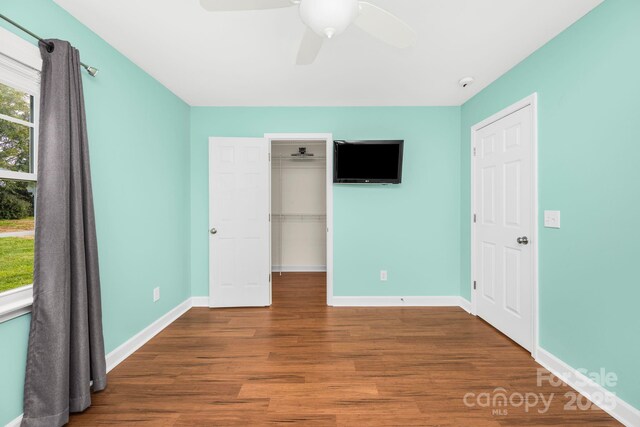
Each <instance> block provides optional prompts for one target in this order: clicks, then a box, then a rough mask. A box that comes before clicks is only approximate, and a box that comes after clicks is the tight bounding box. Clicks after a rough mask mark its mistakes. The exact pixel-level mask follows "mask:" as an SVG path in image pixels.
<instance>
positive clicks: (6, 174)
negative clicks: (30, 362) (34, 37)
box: [0, 28, 42, 323]
mask: <svg viewBox="0 0 640 427" xmlns="http://www.w3.org/2000/svg"><path fill="white" fill-rule="evenodd" d="M41 70H42V59H41V58H40V51H39V49H38V47H37V46H35V45H33V44H31V43H29V42H27V41H26V40H23V39H22V38H20V37H18V36H17V35H15V34H13V33H11V32H9V31H8V30H5V29H4V28H0V83H3V84H5V85H8V86H11V87H13V88H16V89H18V90H21V91H24V92H26V93H28V94H29V95H32V96H33V123H28V122H25V121H23V120H20V119H16V118H13V117H8V116H4V115H2V116H1V117H2V119H3V120H7V121H10V122H13V123H19V124H22V125H26V126H29V127H31V128H32V129H33V146H32V147H31V156H32V158H33V161H32V172H29V173H27V172H14V171H6V170H0V179H12V180H20V181H30V182H36V181H37V178H38V176H37V170H38V124H39V122H38V119H39V116H40V114H39V108H40V72H41ZM32 304H33V285H27V286H22V287H20V288H16V289H11V290H9V291H5V292H2V293H0V323H2V322H6V321H7V320H10V319H13V318H15V317H18V316H22V315H23V314H26V313H29V312H30V311H31V305H32Z"/></svg>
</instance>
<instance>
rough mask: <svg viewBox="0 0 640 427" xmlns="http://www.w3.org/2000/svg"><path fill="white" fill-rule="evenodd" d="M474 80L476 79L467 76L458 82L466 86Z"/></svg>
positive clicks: (463, 86) (461, 85)
mask: <svg viewBox="0 0 640 427" xmlns="http://www.w3.org/2000/svg"><path fill="white" fill-rule="evenodd" d="M474 81H475V80H474V79H473V77H465V78H463V79H460V81H459V82H458V84H459V85H460V87H462V88H465V87H467V86H471V85H472V84H473V82H474Z"/></svg>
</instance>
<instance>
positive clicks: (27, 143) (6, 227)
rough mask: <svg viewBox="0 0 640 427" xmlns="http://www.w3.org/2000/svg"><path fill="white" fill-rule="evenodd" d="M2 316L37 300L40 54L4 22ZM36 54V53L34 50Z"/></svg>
mask: <svg viewBox="0 0 640 427" xmlns="http://www.w3.org/2000/svg"><path fill="white" fill-rule="evenodd" d="M0 46H1V47H0V322H2V321H5V320H8V319H10V318H13V317H15V316H18V315H21V314H24V313H25V312H28V311H29V307H30V305H31V302H32V286H31V285H32V283H33V251H34V213H35V193H36V188H37V152H38V107H39V92H40V72H39V69H40V60H39V53H38V52H37V48H36V47H35V46H33V45H31V44H30V43H28V42H26V41H24V40H22V39H20V38H19V37H17V36H15V35H13V34H11V33H9V32H7V31H5V30H3V29H2V28H0ZM36 54H37V57H36V56H35V55H36Z"/></svg>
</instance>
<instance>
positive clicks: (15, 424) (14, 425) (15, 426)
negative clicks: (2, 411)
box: [4, 414, 22, 427]
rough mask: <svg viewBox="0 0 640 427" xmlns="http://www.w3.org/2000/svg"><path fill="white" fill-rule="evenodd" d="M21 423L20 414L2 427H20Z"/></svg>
mask: <svg viewBox="0 0 640 427" xmlns="http://www.w3.org/2000/svg"><path fill="white" fill-rule="evenodd" d="M21 423H22V414H20V415H18V416H17V417H16V418H14V419H12V420H11V421H9V422H8V423H7V424H5V426H4V427H20V424H21Z"/></svg>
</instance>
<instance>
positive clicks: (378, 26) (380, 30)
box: [355, 1, 416, 49]
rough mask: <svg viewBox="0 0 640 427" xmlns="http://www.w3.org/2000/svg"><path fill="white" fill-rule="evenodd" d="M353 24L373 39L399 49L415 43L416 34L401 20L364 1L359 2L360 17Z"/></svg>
mask: <svg viewBox="0 0 640 427" xmlns="http://www.w3.org/2000/svg"><path fill="white" fill-rule="evenodd" d="M355 24H356V25H357V26H358V27H360V28H362V29H363V30H364V31H366V32H367V33H369V34H371V35H372V36H373V37H376V38H377V39H380V40H382V41H383V42H385V43H387V44H390V45H391V46H395V47H399V48H402V49H404V48H407V47H411V46H413V45H414V44H415V43H416V33H415V31H413V29H412V28H411V27H410V26H408V25H407V24H406V23H405V22H404V21H403V20H401V19H400V18H398V17H397V16H395V15H393V14H391V13H389V12H387V11H386V10H384V9H382V8H380V7H378V6H376V5H374V4H371V3H367V2H366V1H361V2H360V15H358V17H357V18H356V20H355Z"/></svg>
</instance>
